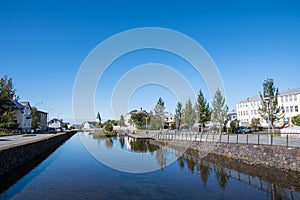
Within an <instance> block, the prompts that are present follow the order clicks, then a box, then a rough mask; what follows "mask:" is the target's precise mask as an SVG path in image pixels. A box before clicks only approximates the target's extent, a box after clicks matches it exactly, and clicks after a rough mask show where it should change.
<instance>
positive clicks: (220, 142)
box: [219, 134, 222, 143]
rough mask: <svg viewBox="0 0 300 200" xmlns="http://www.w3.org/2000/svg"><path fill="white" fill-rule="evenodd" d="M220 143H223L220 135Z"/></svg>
mask: <svg viewBox="0 0 300 200" xmlns="http://www.w3.org/2000/svg"><path fill="white" fill-rule="evenodd" d="M219 142H220V143H221V142H222V134H220V141H219Z"/></svg>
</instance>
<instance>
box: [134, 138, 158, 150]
mask: <svg viewBox="0 0 300 200" xmlns="http://www.w3.org/2000/svg"><path fill="white" fill-rule="evenodd" d="M130 147H131V150H133V151H136V152H142V153H146V152H148V151H149V152H154V151H156V150H158V149H159V146H157V145H153V144H151V143H150V142H149V140H143V139H136V140H132V141H130Z"/></svg>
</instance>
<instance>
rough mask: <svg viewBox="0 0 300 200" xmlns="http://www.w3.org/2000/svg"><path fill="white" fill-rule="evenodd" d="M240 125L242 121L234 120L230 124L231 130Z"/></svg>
mask: <svg viewBox="0 0 300 200" xmlns="http://www.w3.org/2000/svg"><path fill="white" fill-rule="evenodd" d="M239 123H240V120H237V119H235V120H232V121H231V122H230V128H231V130H233V129H234V128H236V127H238V126H239Z"/></svg>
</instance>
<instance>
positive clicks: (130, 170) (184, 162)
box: [0, 133, 300, 200]
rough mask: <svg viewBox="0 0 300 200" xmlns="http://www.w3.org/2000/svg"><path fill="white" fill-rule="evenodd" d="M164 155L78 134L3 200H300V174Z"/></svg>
mask: <svg viewBox="0 0 300 200" xmlns="http://www.w3.org/2000/svg"><path fill="white" fill-rule="evenodd" d="M161 149H162V146H161V145H156V144H155V143H154V142H153V141H149V140H132V139H129V138H127V137H116V138H106V137H98V136H97V135H93V134H87V133H77V134H76V135H74V136H73V137H72V138H70V139H69V140H68V141H66V142H65V143H64V144H63V145H62V146H60V147H59V148H58V149H57V150H56V151H55V152H53V153H52V154H51V155H50V156H48V157H47V158H46V159H44V160H43V161H42V162H41V163H39V164H38V165H36V166H35V167H34V168H33V169H31V170H30V171H29V172H27V173H26V174H25V175H24V176H23V177H21V178H19V179H18V180H17V181H15V182H14V183H11V185H10V186H5V187H2V188H0V199H43V200H44V199H164V200H165V199H230V200H231V199H239V200H240V199H300V187H299V179H298V180H297V177H299V174H295V175H291V174H285V173H283V172H276V170H275V171H271V172H270V171H266V173H261V171H260V170H265V169H259V168H258V169H255V170H256V171H257V174H256V173H255V170H254V172H253V167H250V169H247V166H246V167H245V166H243V167H241V166H240V163H237V162H231V163H228V162H229V161H227V160H224V158H215V157H210V156H208V157H207V158H204V159H200V158H196V157H195V156H193V155H189V154H183V155H182V156H181V157H179V158H177V157H176V156H175V155H174V154H172V150H170V149H169V150H168V151H160V150H161ZM126 161H127V162H126ZM248 168H249V167H248ZM20 170H21V169H20ZM143 170H144V171H143ZM268 173H269V174H271V177H279V179H278V178H277V179H274V181H273V180H272V178H271V179H270V176H269V177H264V175H262V174H268ZM281 177H282V178H281ZM285 177H286V178H285ZM289 177H291V178H289ZM7 179H9V178H7ZM292 179H296V180H292ZM1 181H9V180H5V179H3V178H2V179H1ZM2 185H3V184H2Z"/></svg>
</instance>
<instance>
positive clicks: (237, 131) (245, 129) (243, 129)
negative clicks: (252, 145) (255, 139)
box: [232, 126, 252, 133]
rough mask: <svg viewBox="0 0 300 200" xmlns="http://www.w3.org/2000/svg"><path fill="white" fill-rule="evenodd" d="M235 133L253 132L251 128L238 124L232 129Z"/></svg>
mask: <svg viewBox="0 0 300 200" xmlns="http://www.w3.org/2000/svg"><path fill="white" fill-rule="evenodd" d="M232 132H233V133H252V130H251V128H247V127H244V126H238V127H236V128H234V129H233V130H232Z"/></svg>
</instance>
